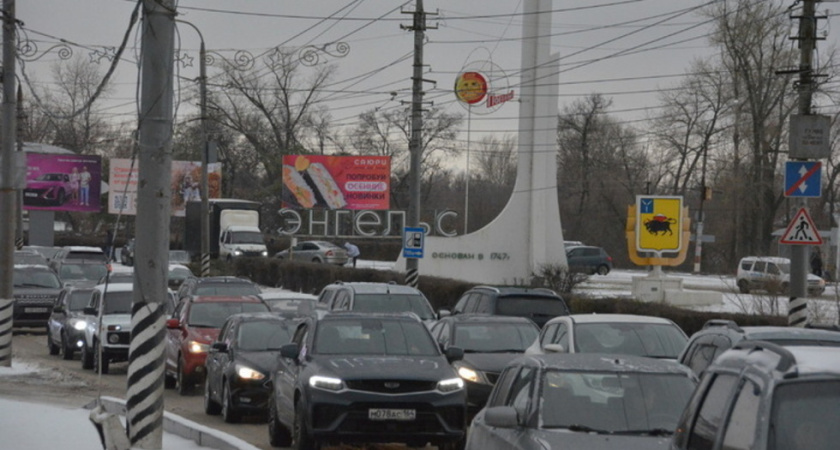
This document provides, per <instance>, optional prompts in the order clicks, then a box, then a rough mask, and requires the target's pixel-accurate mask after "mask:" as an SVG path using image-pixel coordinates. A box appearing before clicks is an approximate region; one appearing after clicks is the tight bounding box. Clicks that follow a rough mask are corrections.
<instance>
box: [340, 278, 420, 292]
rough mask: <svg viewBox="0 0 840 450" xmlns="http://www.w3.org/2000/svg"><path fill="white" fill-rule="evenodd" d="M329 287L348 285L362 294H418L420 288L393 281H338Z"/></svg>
mask: <svg viewBox="0 0 840 450" xmlns="http://www.w3.org/2000/svg"><path fill="white" fill-rule="evenodd" d="M329 287H348V288H350V289H352V290H353V291H354V292H356V293H361V294H417V293H420V291H419V290H417V289H415V288H413V287H411V286H405V285H402V284H392V283H372V282H352V283H345V282H341V281H337V282H335V283H333V284H331V285H329Z"/></svg>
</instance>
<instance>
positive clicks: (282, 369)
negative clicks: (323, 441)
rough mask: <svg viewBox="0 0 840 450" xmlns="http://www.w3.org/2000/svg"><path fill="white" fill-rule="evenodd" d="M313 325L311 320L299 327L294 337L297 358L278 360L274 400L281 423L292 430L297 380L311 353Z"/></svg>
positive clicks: (275, 373)
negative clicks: (309, 352)
mask: <svg viewBox="0 0 840 450" xmlns="http://www.w3.org/2000/svg"><path fill="white" fill-rule="evenodd" d="M313 325H314V324H313V321H312V320H310V319H308V320H305V321H303V322H301V323H300V324H299V325H298V327H297V328H296V329H295V334H294V335H293V336H292V343H294V344H297V346H298V350H299V352H298V356H297V358H282V357H280V358H278V363H277V370H276V371H275V372H274V391H275V392H274V399H275V401H276V402H277V415H278V417H279V418H280V422H282V423H283V424H284V425H286V426H287V427H289V429H290V430H291V429H292V428H291V425H292V424H293V423H294V420H295V400H294V399H295V389H296V386H297V378H298V375H299V374H300V371H301V369H302V364H303V362H304V361H305V360H306V354H307V353H308V351H309V349H308V345H310V341H311V340H310V339H309V334H310V330H311V329H312V327H313Z"/></svg>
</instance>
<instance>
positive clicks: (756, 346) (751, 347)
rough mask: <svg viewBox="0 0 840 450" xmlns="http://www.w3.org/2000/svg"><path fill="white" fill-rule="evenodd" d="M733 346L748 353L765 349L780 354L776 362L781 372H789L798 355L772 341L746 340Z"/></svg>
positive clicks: (777, 368)
mask: <svg viewBox="0 0 840 450" xmlns="http://www.w3.org/2000/svg"><path fill="white" fill-rule="evenodd" d="M732 348H733V349H737V350H745V351H747V352H748V353H752V352H756V351H765V350H766V351H771V352H773V353H775V354H777V355H779V363H778V364H776V370H778V371H780V372H787V371H788V370H789V369H790V368H791V367H792V366H793V365H794V364H796V357H795V356H793V353H791V352H790V350H788V349H786V348H784V347H782V346H781V345H778V344H774V343H772V342H767V341H752V340H745V341H741V342H739V343H737V344H735V345H733V346H732Z"/></svg>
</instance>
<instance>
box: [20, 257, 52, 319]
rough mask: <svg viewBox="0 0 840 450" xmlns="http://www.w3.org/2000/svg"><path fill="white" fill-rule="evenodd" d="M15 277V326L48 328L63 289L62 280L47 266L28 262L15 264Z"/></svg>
mask: <svg viewBox="0 0 840 450" xmlns="http://www.w3.org/2000/svg"><path fill="white" fill-rule="evenodd" d="M12 278H13V291H12V293H13V295H14V297H15V306H14V311H13V313H12V326H14V327H37V328H41V329H44V328H43V327H46V325H47V320H48V319H49V317H50V314H51V313H52V308H53V305H54V304H55V300H56V299H57V298H58V294H59V293H60V292H61V280H59V279H58V276H57V275H56V274H55V272H53V271H52V270H50V268H49V267H47V266H40V265H27V264H24V265H15V266H14V274H13V277H12Z"/></svg>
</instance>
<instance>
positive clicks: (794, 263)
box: [788, 0, 816, 327]
mask: <svg viewBox="0 0 840 450" xmlns="http://www.w3.org/2000/svg"><path fill="white" fill-rule="evenodd" d="M814 16H815V8H814V0H804V1H803V2H802V16H801V17H800V18H799V50H800V55H799V114H802V115H808V114H811V96H812V91H813V86H812V82H813V78H812V77H811V64H812V60H813V53H814V50H815V48H816V40H815V29H816V27H815V24H814V21H815V20H816V19H815V17H814ZM807 205H808V203H807V201H806V200H805V199H802V206H803V207H807ZM809 250H810V246H807V245H794V246H792V248H791V252H790V254H791V258H790V260H791V261H790V263H791V264H790V299H789V302H788V325H790V326H792V327H804V326H805V324H806V323H807V321H808V302H807V299H806V298H804V297H806V296H807V295H808V284H807V283H808V251H809Z"/></svg>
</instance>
